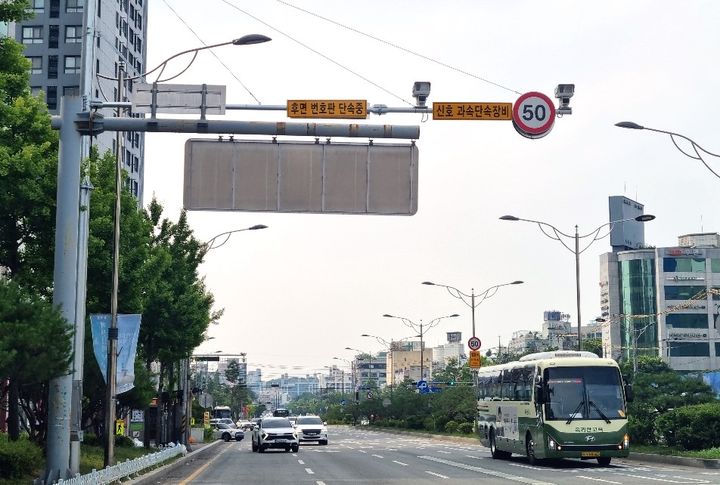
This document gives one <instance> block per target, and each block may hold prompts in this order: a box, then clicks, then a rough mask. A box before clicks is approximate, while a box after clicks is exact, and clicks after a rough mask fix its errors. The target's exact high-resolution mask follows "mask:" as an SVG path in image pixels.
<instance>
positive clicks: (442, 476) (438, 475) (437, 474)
mask: <svg viewBox="0 0 720 485" xmlns="http://www.w3.org/2000/svg"><path fill="white" fill-rule="evenodd" d="M425 473H429V474H430V475H433V476H436V477H439V478H450V477H446V476H445V475H440V474H439V473H435V472H431V471H428V470H425Z"/></svg>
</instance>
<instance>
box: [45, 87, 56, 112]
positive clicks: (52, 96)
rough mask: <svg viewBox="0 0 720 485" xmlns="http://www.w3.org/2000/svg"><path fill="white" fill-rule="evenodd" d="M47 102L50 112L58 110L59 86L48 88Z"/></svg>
mask: <svg viewBox="0 0 720 485" xmlns="http://www.w3.org/2000/svg"><path fill="white" fill-rule="evenodd" d="M45 102H46V103H47V106H48V109H49V110H56V109H57V86H48V87H47V94H46V95H45Z"/></svg>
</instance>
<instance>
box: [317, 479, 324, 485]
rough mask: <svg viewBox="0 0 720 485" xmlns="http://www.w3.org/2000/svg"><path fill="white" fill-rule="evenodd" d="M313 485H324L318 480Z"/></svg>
mask: <svg viewBox="0 0 720 485" xmlns="http://www.w3.org/2000/svg"><path fill="white" fill-rule="evenodd" d="M315 484H316V485H325V482H321V481H320V480H318V481H317V482H315Z"/></svg>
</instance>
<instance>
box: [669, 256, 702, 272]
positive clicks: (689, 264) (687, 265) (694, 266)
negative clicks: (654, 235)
mask: <svg viewBox="0 0 720 485" xmlns="http://www.w3.org/2000/svg"><path fill="white" fill-rule="evenodd" d="M663 271H664V272H666V273H704V272H705V258H663Z"/></svg>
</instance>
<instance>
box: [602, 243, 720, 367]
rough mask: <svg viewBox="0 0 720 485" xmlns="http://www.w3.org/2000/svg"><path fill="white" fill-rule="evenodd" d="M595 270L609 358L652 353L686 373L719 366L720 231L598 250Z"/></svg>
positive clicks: (631, 356) (606, 351) (605, 343)
mask: <svg viewBox="0 0 720 485" xmlns="http://www.w3.org/2000/svg"><path fill="white" fill-rule="evenodd" d="M600 267H601V269H600V274H601V276H600V278H601V281H600V288H601V302H604V303H602V305H603V318H604V320H605V325H604V328H603V347H604V350H605V354H606V355H608V356H611V357H613V358H627V359H633V358H634V357H635V356H637V355H657V356H660V357H662V358H663V360H665V362H667V363H668V364H669V365H670V367H672V368H673V369H676V370H685V371H702V370H712V369H717V368H719V367H720V328H719V327H718V326H719V325H720V315H719V314H720V235H718V234H717V233H703V234H686V235H683V236H679V237H678V245H677V246H675V247H665V248H653V249H639V250H629V251H619V252H613V253H607V254H603V255H602V256H601V257H600Z"/></svg>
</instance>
